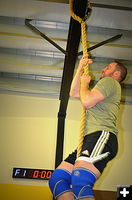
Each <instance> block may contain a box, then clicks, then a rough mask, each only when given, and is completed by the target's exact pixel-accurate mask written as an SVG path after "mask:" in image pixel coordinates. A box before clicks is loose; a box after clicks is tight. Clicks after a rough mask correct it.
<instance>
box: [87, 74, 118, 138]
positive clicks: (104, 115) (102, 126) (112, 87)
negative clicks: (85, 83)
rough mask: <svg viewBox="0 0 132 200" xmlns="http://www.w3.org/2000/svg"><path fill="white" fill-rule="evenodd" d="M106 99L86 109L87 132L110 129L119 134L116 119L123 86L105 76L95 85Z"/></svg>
mask: <svg viewBox="0 0 132 200" xmlns="http://www.w3.org/2000/svg"><path fill="white" fill-rule="evenodd" d="M94 88H96V89H97V90H99V91H100V92H101V93H102V94H103V95H104V97H105V99H104V100H103V101H101V102H99V103H98V104H96V105H95V106H94V107H92V108H90V109H87V110H86V127H85V134H89V133H92V132H95V131H102V130H106V131H110V132H112V133H114V134H117V132H118V131H117V128H116V119H117V115H118V111H119V106H120V100H121V86H120V84H119V83H118V81H116V80H114V79H113V78H112V77H105V78H102V79H100V80H99V81H98V83H97V84H96V85H95V87H94Z"/></svg>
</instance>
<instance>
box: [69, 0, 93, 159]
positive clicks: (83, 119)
mask: <svg viewBox="0 0 132 200" xmlns="http://www.w3.org/2000/svg"><path fill="white" fill-rule="evenodd" d="M73 1H74V0H69V2H70V13H71V16H72V18H73V19H75V20H76V21H78V22H79V23H80V24H81V36H82V48H83V56H85V55H88V52H87V34H86V22H85V21H84V20H83V19H82V18H80V17H79V16H77V15H76V14H75V13H74V12H73ZM88 8H90V9H91V6H90V1H89V2H88ZM88 17H89V15H88ZM88 68H89V66H88V65H86V66H84V74H86V75H87V74H88V73H89V69H88ZM85 124H86V110H85V108H83V109H82V113H81V125H80V136H79V144H78V147H77V158H78V157H79V156H80V153H81V150H82V145H83V140H84V130H85Z"/></svg>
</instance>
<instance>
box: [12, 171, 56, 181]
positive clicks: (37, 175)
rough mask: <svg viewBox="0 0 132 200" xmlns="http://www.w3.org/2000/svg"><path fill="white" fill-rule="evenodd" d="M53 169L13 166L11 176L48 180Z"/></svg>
mask: <svg viewBox="0 0 132 200" xmlns="http://www.w3.org/2000/svg"><path fill="white" fill-rule="evenodd" d="M52 172H53V170H47V169H30V168H13V174H12V177H13V178H25V179H40V180H49V179H50V177H51V175H52Z"/></svg>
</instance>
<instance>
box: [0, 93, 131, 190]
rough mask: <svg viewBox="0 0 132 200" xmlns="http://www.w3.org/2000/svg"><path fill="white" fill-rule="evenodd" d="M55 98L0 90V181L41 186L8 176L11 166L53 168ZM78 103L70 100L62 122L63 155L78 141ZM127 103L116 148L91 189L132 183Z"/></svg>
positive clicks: (109, 188) (129, 111) (129, 117)
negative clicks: (112, 157) (7, 92)
mask: <svg viewBox="0 0 132 200" xmlns="http://www.w3.org/2000/svg"><path fill="white" fill-rule="evenodd" d="M58 109H59V100H58V99H57V98H52V99H51V98H45V97H33V96H22V95H21V96H20V95H14V94H13V95H11V94H10V95H9V94H0V171H1V173H0V183H4V184H19V185H33V186H43V185H45V186H46V185H47V181H37V180H35V181H32V180H28V179H27V180H16V179H12V169H13V167H27V168H42V169H53V168H54V161H55V145H56V134H57V113H58ZM80 111H81V106H80V103H79V102H78V101H76V100H70V101H69V105H68V110H67V119H66V126H65V145H64V150H65V151H64V157H65V156H67V155H68V153H70V152H71V151H72V150H73V149H74V148H75V147H76V143H77V142H78V135H79V126H80ZM131 113H132V106H131V105H125V106H124V105H121V110H120V118H119V120H118V126H119V129H120V133H119V136H118V137H119V143H120V145H119V152H118V155H117V157H116V158H115V159H114V160H113V161H112V162H110V163H109V164H108V168H107V169H106V170H105V171H104V173H103V175H102V177H101V178H100V179H99V180H98V181H97V183H96V185H95V189H99V190H116V186H117V185H124V184H125V185H126V184H132V175H131V168H132V156H131V154H130V152H131V149H130V145H131V141H132V135H131V128H132V125H131V124H132V123H131Z"/></svg>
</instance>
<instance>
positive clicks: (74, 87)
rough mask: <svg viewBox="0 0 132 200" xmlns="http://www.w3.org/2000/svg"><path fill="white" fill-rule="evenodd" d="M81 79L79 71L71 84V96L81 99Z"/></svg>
mask: <svg viewBox="0 0 132 200" xmlns="http://www.w3.org/2000/svg"><path fill="white" fill-rule="evenodd" d="M80 77H81V71H79V70H77V72H76V74H75V76H74V78H73V80H72V84H71V89H70V96H72V97H75V98H79V97H80Z"/></svg>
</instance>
